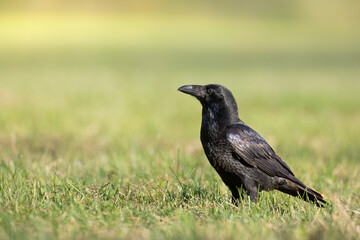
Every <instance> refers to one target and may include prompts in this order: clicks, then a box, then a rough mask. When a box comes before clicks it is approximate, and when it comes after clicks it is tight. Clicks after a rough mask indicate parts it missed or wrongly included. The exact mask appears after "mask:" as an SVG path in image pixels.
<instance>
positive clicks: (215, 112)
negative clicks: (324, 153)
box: [178, 84, 326, 206]
mask: <svg viewBox="0 0 360 240" xmlns="http://www.w3.org/2000/svg"><path fill="white" fill-rule="evenodd" d="M178 90H179V91H181V92H183V93H186V94H189V95H191V96H194V97H196V98H197V99H198V100H199V101H200V103H201V105H202V107H203V109H202V123H201V143H202V145H203V148H204V151H205V154H206V156H207V158H208V160H209V162H210V164H211V165H212V166H213V167H214V168H215V170H216V171H217V173H218V174H219V175H220V177H221V179H222V180H223V181H224V183H225V184H226V185H227V186H228V187H229V189H230V191H231V193H232V200H233V201H234V202H235V203H237V202H238V201H237V200H238V199H239V198H240V195H239V191H238V189H240V188H242V189H243V190H245V191H246V192H247V194H248V195H249V196H250V199H251V200H252V201H253V202H256V201H257V198H258V192H259V191H262V190H265V191H270V190H273V189H277V190H279V191H281V192H284V193H287V194H290V195H292V196H295V197H300V198H302V199H304V200H310V201H311V202H313V203H315V204H316V205H318V206H322V205H323V204H325V203H326V202H325V200H324V199H323V196H321V194H319V193H317V192H316V191H314V190H312V189H310V188H308V187H307V186H306V185H305V184H303V183H302V182H301V181H300V180H299V179H297V178H296V177H295V175H294V173H293V172H292V171H291V170H290V168H289V167H288V165H287V164H286V163H285V162H284V161H283V160H282V159H281V158H280V157H279V156H277V155H276V153H275V152H274V150H273V149H272V148H271V147H270V145H269V144H268V143H267V142H266V141H265V140H264V139H263V138H262V137H261V136H260V135H259V134H258V133H257V132H256V131H254V130H253V129H251V128H250V127H249V126H248V125H246V124H245V123H244V122H243V121H241V120H240V119H239V117H238V108H237V104H236V101H235V98H234V97H233V95H232V93H231V92H230V91H229V90H228V89H227V88H225V87H224V86H221V85H217V84H210V85H205V86H200V85H186V86H182V87H180V88H179V89H178Z"/></svg>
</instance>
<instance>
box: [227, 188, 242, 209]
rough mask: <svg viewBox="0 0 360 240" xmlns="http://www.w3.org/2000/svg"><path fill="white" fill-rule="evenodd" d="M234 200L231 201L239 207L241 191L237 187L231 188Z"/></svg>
mask: <svg viewBox="0 0 360 240" xmlns="http://www.w3.org/2000/svg"><path fill="white" fill-rule="evenodd" d="M229 188H230V191H231V194H232V198H231V201H232V203H233V204H234V205H236V206H238V205H239V201H240V194H239V189H238V188H237V187H236V186H229Z"/></svg>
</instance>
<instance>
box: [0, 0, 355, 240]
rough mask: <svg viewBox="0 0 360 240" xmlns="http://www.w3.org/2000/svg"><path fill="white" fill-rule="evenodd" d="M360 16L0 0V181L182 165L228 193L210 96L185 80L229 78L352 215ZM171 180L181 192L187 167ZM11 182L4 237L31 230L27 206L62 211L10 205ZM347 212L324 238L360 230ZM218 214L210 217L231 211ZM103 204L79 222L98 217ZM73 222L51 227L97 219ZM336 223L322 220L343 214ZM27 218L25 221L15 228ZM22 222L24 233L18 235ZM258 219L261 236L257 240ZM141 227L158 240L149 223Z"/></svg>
mask: <svg viewBox="0 0 360 240" xmlns="http://www.w3.org/2000/svg"><path fill="white" fill-rule="evenodd" d="M359 13H360V2H359V1H353V0H335V1H324V0H320V1H310V0H303V1H295V0H291V1H285V0H276V1H256V2H254V1H219V2H218V1H175V0H174V1H165V0H148V1H140V0H139V1H110V0H108V1H95V0H94V1H45V0H39V1H23V0H16V1H0V151H1V152H0V160H1V172H2V173H1V174H2V183H8V184H12V182H11V181H13V184H15V185H14V186H18V185H17V184H16V182H17V181H18V184H22V183H24V184H25V185H24V186H22V187H23V188H22V190H21V191H22V192H24V194H25V195H26V194H27V190H28V191H32V190H29V189H30V188H29V187H28V186H27V185H26V184H30V186H32V185H31V184H32V182H33V181H36V182H40V183H42V184H43V185H47V184H49V181H50V180H51V181H53V179H54V176H59V177H61V178H65V179H67V178H71V179H73V180H74V181H79V186H80V187H79V188H81V187H83V188H84V189H85V188H86V187H88V186H92V185H95V186H101V185H103V184H104V183H106V182H107V181H111V182H121V184H125V183H129V182H131V183H132V184H134V186H144V184H145V185H147V184H148V185H150V186H152V184H155V182H156V181H157V180H159V179H160V180H161V179H162V180H164V181H165V180H166V181H168V179H169V175H170V176H171V175H172V172H171V171H170V170H169V167H171V168H172V169H175V168H176V169H180V170H179V171H177V174H178V177H179V178H180V179H181V180H184V179H185V180H186V179H187V178H188V176H189V173H190V172H194V176H195V179H194V180H193V181H195V182H196V181H197V180H199V179H200V181H204V182H205V183H204V184H205V186H207V185H206V182H210V183H211V182H212V181H215V182H217V183H219V186H218V187H219V188H220V189H221V194H220V196H223V198H227V197H229V196H228V195H226V194H228V192H227V190H226V187H225V186H223V185H222V184H221V181H220V180H219V178H218V177H217V176H216V174H215V173H214V171H213V170H212V169H211V167H210V165H209V164H208V162H207V160H206V158H205V156H204V154H203V152H202V147H201V144H200V140H199V131H200V121H201V107H200V104H199V103H198V102H197V101H196V100H195V99H192V98H190V97H188V96H185V95H182V94H180V93H179V92H177V88H178V87H180V86H182V85H185V84H209V83H218V84H222V85H225V86H227V87H228V88H229V89H230V90H232V92H233V94H234V96H235V98H236V99H237V101H238V105H239V112H240V118H241V119H242V120H243V121H245V122H246V123H247V124H248V125H250V126H251V127H253V128H254V129H255V130H257V131H258V132H259V133H260V134H261V135H262V136H263V137H264V138H265V139H266V140H268V142H269V143H270V144H271V145H272V146H273V148H274V149H275V151H276V152H277V153H278V154H279V155H280V156H281V157H283V158H284V159H285V161H286V162H287V163H288V164H289V165H290V166H291V168H292V169H293V171H294V172H295V173H296V174H297V175H298V176H299V178H300V179H301V180H303V181H304V182H305V183H307V184H309V185H310V186H314V187H316V189H318V190H319V191H321V192H323V193H324V194H325V196H327V197H328V198H329V199H331V200H332V201H334V202H338V201H342V202H346V203H347V205H346V207H344V206H345V205H344V206H343V205H340V206H341V207H343V208H344V209H347V210H346V211H348V210H349V209H354V208H355V209H357V210H356V211H359V208H358V204H359V197H358V195H356V194H355V193H357V194H358V193H359V191H360V190H359V189H360V185H359V182H360V179H359V178H360V168H359V165H358V162H359V158H360V124H359V123H360V96H359V91H360V27H359V23H360V14H359ZM19 169H22V170H19ZM19 171H20V172H21V174H20V176H21V177H19V178H18V177H14V176H17V175H16V174H15V173H16V172H19ZM11 179H12V180H11ZM14 179H15V180H14ZM154 179H155V180H154ZM185 180H184V181H185ZM51 181H50V182H51ZM153 181H155V182H153ZM169 181H172V185H171V186H173V189H175V190H174V192H175V193H176V191H180V190H179V186H178V185H177V184H178V183H177V181H176V179H175V178H171V177H170V180H169ZM210 183H209V184H210ZM53 184H54V185H56V184H58V185H59V186H62V185H61V181H60V182H57V181H55V180H54V183H53ZM121 184H120V186H123V185H121ZM65 185H66V184H64V185H63V186H65ZM148 185H147V186H148ZM4 186H5V185H2V188H1V190H2V191H3V192H2V195H1V196H2V198H1V199H2V203H3V206H6V207H3V209H2V210H1V224H2V225H3V228H2V230H1V231H0V233H2V234H4V235H3V236H5V235H6V234H7V236H8V237H9V236H10V238H12V237H14V236H15V237H16V236H17V237H18V238H19V239H21V238H22V237H24V236H26V235H27V234H29V232H32V231H35V230H34V229H35V227H34V226H33V225H31V224H30V223H29V221H28V220H24V219H22V218H21V216H22V215H26V214H29V215H27V216H33V215H34V216H38V215H39V216H42V217H40V219H45V222H46V219H48V218H49V219H50V220H54V219H57V218H56V217H54V218H52V217H51V216H50V215H51V214H50V213H52V214H54V216H55V215H56V214H59V215H61V214H60V213H59V212H58V213H57V210H54V209H52V208H51V207H49V206H46V204H45V207H44V209H43V210H37V208H34V209H33V208H31V206H33V207H34V205H33V202H34V200H33V199H32V198H31V197H29V198H28V199H27V198H26V197H25V198H24V200H23V202H21V201H20V202H18V203H15V202H13V200H12V198H11V197H9V196H11V194H10V195H8V194H9V193H10V192H11V191H9V193H6V191H5V190H6V189H7V188H5V187H4ZM9 186H10V185H9ZM176 186H177V187H178V188H177V187H176ZM9 188H10V189H14V187H12V188H11V187H9ZM169 189H171V187H169ZM144 191H145V190H144ZM353 193H354V194H353ZM19 194H20V193H19ZM53 194H54V193H53ZM25 195H24V196H25ZM30 195H31V196H32V193H30V194H29V196H30ZM114 195H115V194H114ZM277 196H278V197H279V198H281V197H282V195H281V194H279V195H277ZM356 196H357V197H356ZM34 198H35V193H34ZM35 203H36V201H35ZM17 204H20V205H17ZM100 204H102V203H100ZM304 204H306V203H304ZM190 205H191V204H190ZM19 206H23V208H24V209H23V210H21V209H20V210H16V209H17V208H19ZM306 206H307V205H306ZM341 207H339V208H341ZM90 208H91V207H90ZM25 209H32V210H31V211H30V212H27V210H26V211H25ZM134 209H135V208H134ZM39 211H40V212H41V211H44V212H45V213H40V212H39ZM63 211H65V212H66V211H67V210H66V209H65V210H63ZM73 211H75V213H76V212H77V211H78V210H73ZM119 211H120V212H121V210H119ZM119 211H118V212H117V213H119ZM156 211H160V212H161V208H160V209H158V210H156ZM156 211H155V213H156ZM344 211H345V210H344ZM346 211H345V212H346ZM349 211H350V212H346V214H349V216H352V217H349V216H348V215H346V214H345V215H346V216H348V218H346V217H344V215H341V216H340V217H339V219H342V220H341V221H343V222H344V226H343V225H341V226H337V225H336V224H335V225H332V226H335V227H333V228H332V229H331V228H329V229H328V230H329V233H327V235H326V236H333V237H334V236H339V235H333V234H332V231H333V230H334V229H335V230H336V229H340V230H339V231H338V233H339V234H340V233H342V234H343V235H342V234H340V236H350V237H351V236H356V234H357V233H358V231H359V228H357V227H358V226H359V224H360V222H359V217H358V216H359V215H358V212H357V213H356V212H352V210H349ZM25 212H26V214H25ZM72 213H73V212H72ZM72 213H69V212H68V215H70V216H71V214H72ZM155 213H154V214H155ZM42 214H45V216H44V215H42ZM47 214H49V215H47ZM121 214H122V213H121ZM121 214H120V215H121ZM137 214H138V215H137ZM149 214H150V213H149ZM156 214H157V213H156ZM163 214H164V213H163ZM194 214H195V213H194ZM211 214H214V215H211ZM211 214H210V215H208V217H206V216H202V217H201V216H200V217H199V219H200V220H199V221H200V222H206V221H207V219H208V218H209V219H213V220H214V219H218V218H220V219H222V220H224V221H227V217H223V218H222V217H219V216H218V215H216V213H211ZM80 215H81V214H80ZM95 215H96V214H95ZM95 215H94V216H85V215H84V216H83V218H82V217H81V216H80V217H79V218H80V219H91V220H92V221H95V220H96V219H97V217H98V216H97V215H96V216H95ZM164 215H166V214H164ZM195 215H196V214H195ZM235 215H236V213H235ZM116 216H117V217H119V216H118V215H116ZM136 216H139V218H140V223H141V224H143V225H141V226H142V227H144V228H146V227H147V226H148V224H150V223H151V222H156V219H157V218H156V217H154V216H153V215H151V214H150V215H149V216H148V218H145V217H143V216H142V215H141V214H140V213H134V212H132V213H131V216H128V215H126V214H124V215H121V216H120V217H119V219H122V220H119V219H118V218H116V217H114V219H113V221H116V224H119V226H118V225H117V226H118V229H120V230H118V231H122V230H123V229H122V227H123V225H122V224H123V222H122V221H123V219H128V221H130V222H131V223H133V224H134V221H135V222H137V221H138V220H133V218H132V217H136ZM270 216H271V213H270ZM168 217H169V219H168V220H167V221H169V222H170V223H171V222H173V220H174V216H168ZM4 219H5V220H6V221H5V220H4ZM64 219H65V220H54V221H55V222H56V223H57V226H59V227H58V228H57V227H54V229H59V230H57V231H60V233H59V232H58V233H56V231H55V230H54V232H52V234H54V235H50V236H56V237H59V236H60V238H61V237H63V238H66V236H68V235H62V234H61V230H60V229H67V230H64V232H66V233H67V234H69V235H70V236H72V233H73V232H72V231H73V230H68V228H67V225H66V224H73V223H74V222H75V223H76V224H79V225H80V226H82V229H85V230H87V231H90V230H89V229H92V228H93V227H94V226H93V225H91V223H88V222H86V221H85V220H84V222H86V223H84V222H82V223H79V222H81V221H80V220H79V221H77V220H75V221H74V222H73V220H71V218H69V219H70V220H69V219H68V218H66V217H65V218H64ZM76 219H77V218H76ZM129 219H130V220H129ZM149 219H150V220H149ZM175 219H177V218H176V217H175ZM330 219H332V220H329V219H327V220H323V221H324V222H326V223H329V222H331V224H334V222H336V219H337V218H336V216H335V217H334V216H332V215H331V217H330ZM197 220H198V219H197ZM19 221H20V222H21V221H23V222H22V223H23V225H21V224H20V225H19V226H15V225H14V223H15V222H19ZM194 221H195V220H194ZM249 221H250V222H251V221H252V220H249ZM269 221H271V220H269ZM308 221H315V222H316V223H318V222H317V221H316V220H313V219H312V218H311V217H310V220H305V222H306V223H308ZM332 221H333V222H332ZM35 222H36V221H35ZM39 222H40V223H41V224H45V223H44V222H42V221H41V220H39ZM125 222H126V221H125ZM320 222H321V221H320ZM5 223H7V224H8V225H6V224H5ZM36 223H38V222H36ZM253 223H254V224H255V225H254V226H256V222H253ZM41 224H40V225H41ZM62 224H63V225H62ZM82 224H83V225H82ZM92 224H93V223H92ZM114 224H115V223H114V222H111V221H108V220H107V219H106V218H104V220H103V221H102V222H101V223H99V225H96V224H95V225H96V226H99V227H104V226H105V227H108V228H109V229H108V231H110V233H111V234H114V236H118V235H117V233H116V232H115V233H114V232H111V231H115V230H114V229H111V227H112V226H113V225H114ZM126 224H129V223H128V222H127V223H126ZM273 224H274V226H278V225H281V224H282V222H281V220H279V222H276V221H274V222H273ZM315 225H316V224H315ZM9 226H11V227H9ZM20 226H23V227H20ZM126 226H128V225H126ZM179 226H182V225H181V224H179ZM348 226H351V227H350V230H349V229H348V228H349V227H348ZM19 228H20V229H22V231H23V232H22V233H23V235H16V232H19ZM275 228H276V227H275ZM4 229H12V230H4ZM29 229H30V230H29ZM36 229H37V228H36ZM121 229H122V230H121ZM254 229H255V228H254ZM266 229H268V230H269V229H270V230H269V231H272V230H271V229H273V228H271V227H269V228H266ZM300 229H302V230H303V228H301V227H300ZM346 229H348V230H346ZM356 229H357V230H356ZM335 230H334V231H335ZM38 231H39V232H40V233H42V230H41V229H40V230H38ZM74 231H75V230H74ZM139 231H140V230H139ZM257 231H258V230H249V234H251V233H254V234H255V236H258V238H259V239H261V236H263V235H261V234H259V233H258V232H257ZM264 231H265V232H262V234H264V233H265V235H266V234H267V232H266V231H267V230H264ZM299 231H300V230H299ZM347 231H348V232H350V233H349V235H346V234H345V232H347ZM94 232H96V230H94ZM125 232H126V231H125ZM140 232H141V231H140ZM165 232H166V231H165ZM300 232H301V231H300ZM304 232H306V233H305V235H301V234H300V235H299V236H300V237H299V236H298V238H302V237H301V236H307V235H306V234H309V232H307V231H306V230H304ZM181 233H182V232H181V230H180V231H179V232H178V235H175V236H178V237H179V236H181ZM11 234H15V235H11ZM98 234H100V235H101V231H100V233H99V232H98ZM144 234H145V235H144ZM217 234H218V232H217V231H214V235H209V236H213V237H214V236H222V235H221V234H220V235H217ZM234 234H235V235H231V234H230V235H229V237H231V236H232V237H234V236H237V235H236V233H234ZM244 234H245V233H244ZM256 234H258V235H256ZM352 234H353V235H352ZM40 235H41V234H40ZM30 236H33V235H30ZM34 236H37V237H39V235H34ZM46 236H47V235H46ZM111 236H113V235H111ZM136 236H137V235H136ZM139 236H141V237H144V238H147V237H146V236H147V235H146V231H145V233H144V232H141V233H140V234H139ZM200 236H202V237H204V236H205V237H206V236H208V235H206V234H205V235H200ZM226 236H227V235H226ZM245 236H247V235H246V234H245ZM274 236H277V235H276V234H275V235H274ZM286 236H287V235H286ZM255 239H256V237H255Z"/></svg>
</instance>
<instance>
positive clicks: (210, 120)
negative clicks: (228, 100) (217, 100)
mask: <svg viewBox="0 0 360 240" xmlns="http://www.w3.org/2000/svg"><path fill="white" fill-rule="evenodd" d="M239 122H241V120H240V119H239V116H238V113H237V110H231V109H230V108H226V107H218V106H216V105H212V106H203V111H202V123H201V125H202V126H201V128H202V129H203V130H205V131H210V132H212V134H216V133H220V132H222V130H223V129H224V128H225V127H226V126H228V125H231V124H235V123H239Z"/></svg>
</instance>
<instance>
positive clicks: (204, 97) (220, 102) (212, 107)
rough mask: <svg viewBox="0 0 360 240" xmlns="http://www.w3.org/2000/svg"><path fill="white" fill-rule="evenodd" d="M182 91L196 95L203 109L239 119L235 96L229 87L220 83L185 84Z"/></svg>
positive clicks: (222, 116) (221, 116) (219, 115)
mask: <svg viewBox="0 0 360 240" xmlns="http://www.w3.org/2000/svg"><path fill="white" fill-rule="evenodd" d="M178 90H179V91H180V92H183V93H186V94H189V95H191V96H193V97H196V98H197V99H198V100H199V101H200V103H201V105H202V106H203V109H205V110H209V111H211V113H213V114H215V115H217V116H218V117H220V118H224V117H226V118H229V117H230V118H231V119H233V118H236V119H238V108H237V104H236V101H235V98H234V96H233V95H232V93H231V92H230V90H229V89H227V88H226V87H224V86H222V85H218V84H209V85H204V86H202V85H185V86H182V87H180V88H179V89H178Z"/></svg>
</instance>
